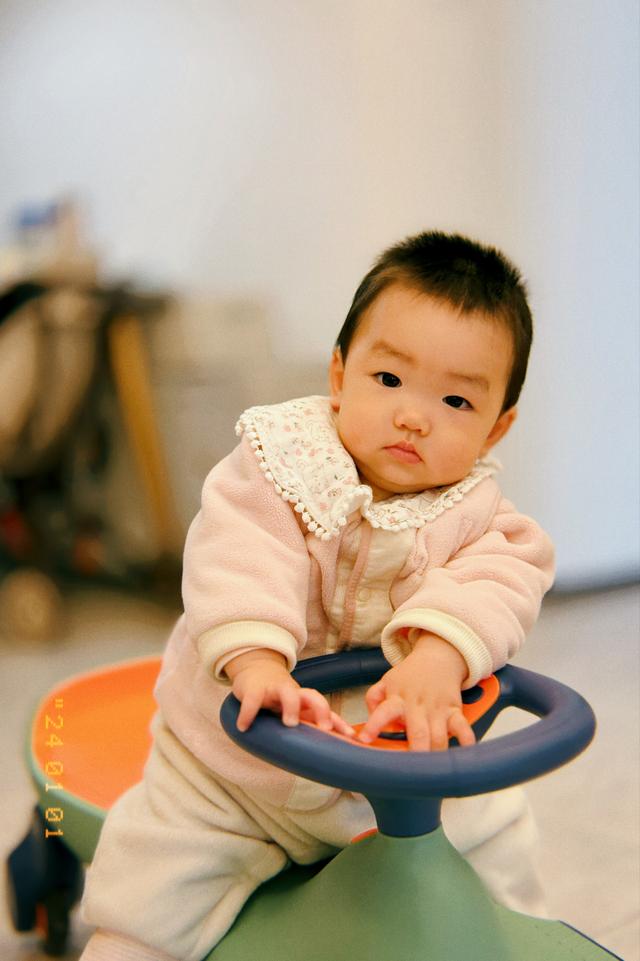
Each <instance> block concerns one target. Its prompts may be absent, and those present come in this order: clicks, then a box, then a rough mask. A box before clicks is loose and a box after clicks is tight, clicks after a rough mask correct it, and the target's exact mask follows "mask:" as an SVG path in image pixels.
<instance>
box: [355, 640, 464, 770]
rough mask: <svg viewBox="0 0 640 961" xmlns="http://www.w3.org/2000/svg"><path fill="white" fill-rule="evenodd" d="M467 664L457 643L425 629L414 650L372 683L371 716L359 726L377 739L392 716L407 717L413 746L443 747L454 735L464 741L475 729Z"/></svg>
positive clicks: (366, 739)
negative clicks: (466, 707) (465, 697)
mask: <svg viewBox="0 0 640 961" xmlns="http://www.w3.org/2000/svg"><path fill="white" fill-rule="evenodd" d="M466 676H467V664H466V661H465V660H464V658H463V657H462V655H461V654H460V652H459V651H458V650H456V648H455V647H453V645H452V644H449V643H448V641H445V640H443V638H441V637H438V636H437V635H436V634H429V633H428V632H426V631H421V632H420V633H419V635H418V637H417V640H416V641H415V642H414V644H413V648H412V650H411V653H410V654H409V655H408V656H407V657H406V658H405V659H404V660H403V661H401V662H400V663H399V664H397V665H396V666H395V667H392V668H391V670H390V671H387V673H386V674H385V675H384V676H383V677H382V678H381V679H380V680H379V681H378V683H377V684H374V685H373V686H372V687H370V688H369V690H368V691H367V694H366V702H367V708H368V710H369V720H368V721H367V723H366V724H365V726H364V727H363V728H362V730H361V731H360V735H359V736H360V739H361V740H362V741H364V742H365V743H366V742H369V741H372V740H373V739H374V738H375V737H376V736H377V735H378V734H379V732H380V731H381V730H383V728H384V727H386V725H387V724H388V723H389V722H390V721H393V720H398V719H400V720H404V722H405V725H406V729H407V739H408V741H409V747H410V749H411V750H412V751H444V750H446V749H447V747H448V744H449V737H456V738H457V739H458V742H459V743H460V744H461V745H463V746H464V745H469V744H473V743H474V741H475V735H474V733H473V730H472V729H471V726H470V725H469V722H468V721H467V720H466V718H465V717H464V715H463V713H462V698H461V694H460V692H461V689H462V685H463V683H464V680H465V678H466Z"/></svg>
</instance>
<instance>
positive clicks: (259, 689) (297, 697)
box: [224, 649, 354, 737]
mask: <svg viewBox="0 0 640 961" xmlns="http://www.w3.org/2000/svg"><path fill="white" fill-rule="evenodd" d="M224 670H225V673H226V674H227V676H228V678H229V679H230V681H231V684H232V688H233V693H234V694H235V696H236V697H237V698H238V700H239V701H240V702H241V707H240V713H239V714H238V730H239V731H246V730H248V728H250V727H251V725H252V724H253V721H254V720H255V718H256V715H257V713H258V711H259V710H260V708H263V707H266V708H269V709H270V710H272V711H279V712H280V713H281V714H282V723H283V724H286V725H287V727H295V726H296V725H297V724H298V723H299V722H300V721H301V720H302V721H315V723H316V724H317V725H318V726H319V727H321V728H322V729H323V730H324V731H337V732H338V733H339V734H345V735H347V737H350V736H352V735H353V733H354V731H353V728H352V727H350V726H349V725H348V724H347V723H346V721H343V720H342V718H341V717H340V716H339V715H338V714H336V713H335V712H334V711H332V710H331V708H330V707H329V703H328V701H327V700H326V698H325V697H323V695H322V694H321V693H320V692H319V691H316V690H314V689H313V688H309V687H300V685H299V684H298V682H297V681H295V680H294V678H293V677H292V676H291V674H290V673H289V671H288V669H287V662H286V659H285V658H284V657H283V655H282V654H279V653H278V652H277V651H270V650H268V649H264V650H256V651H248V652H247V653H246V654H239V655H238V656H237V657H234V658H233V660H231V661H229V662H228V663H227V664H226V665H225V668H224Z"/></svg>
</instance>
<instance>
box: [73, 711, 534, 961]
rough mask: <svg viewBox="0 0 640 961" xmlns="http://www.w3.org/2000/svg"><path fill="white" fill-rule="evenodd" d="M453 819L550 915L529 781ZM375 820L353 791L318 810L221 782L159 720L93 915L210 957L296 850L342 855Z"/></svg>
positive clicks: (501, 886)
mask: <svg viewBox="0 0 640 961" xmlns="http://www.w3.org/2000/svg"><path fill="white" fill-rule="evenodd" d="M443 824H444V827H445V830H446V833H447V835H448V837H449V839H450V841H451V842H452V843H453V844H454V845H455V846H456V847H457V848H458V850H459V851H460V852H461V853H462V854H463V855H464V856H465V857H466V858H467V860H468V861H469V862H470V863H471V864H472V865H473V867H474V868H475V870H476V871H477V872H478V874H479V875H480V876H481V877H482V879H483V880H484V882H485V884H486V885H487V887H488V888H489V890H490V891H491V892H492V893H493V896H494V897H495V898H496V900H497V901H500V902H501V903H502V904H505V905H506V906H507V907H511V908H514V909H516V910H520V911H523V912H524V913H527V914H534V915H542V916H544V913H545V912H544V903H543V898H542V892H541V887H540V884H539V882H538V878H537V875H536V871H535V869H534V856H533V852H534V847H535V842H536V832H535V827H534V823H533V819H532V817H531V813H530V810H529V807H528V803H527V801H526V798H525V795H524V793H523V792H522V791H521V790H520V789H514V788H511V789H509V790H507V791H501V792H499V793H498V794H494V795H484V796H482V797H478V798H465V799H461V800H450V801H445V803H444V805H443ZM374 826H375V821H374V818H373V813H372V811H371V808H370V806H369V804H368V803H367V802H366V801H365V800H363V799H362V798H359V797H357V796H353V795H351V794H349V793H346V792H344V793H342V794H340V796H339V798H338V800H336V801H334V802H333V803H330V804H328V805H327V806H325V807H324V808H319V809H316V810H313V811H292V810H288V809H287V808H284V809H282V808H275V807H272V806H270V805H268V804H265V803H263V802H261V801H260V800H259V799H257V798H255V797H251V796H250V795H248V794H247V793H245V792H243V791H242V790H241V789H240V788H238V787H236V786H235V785H233V784H230V783H229V782H226V781H221V779H220V778H218V777H216V776H215V775H214V774H213V773H212V772H211V771H209V770H208V769H207V768H205V767H204V766H203V765H202V764H200V762H199V761H197V760H196V759H195V758H194V757H193V755H192V754H191V753H190V752H189V751H187V750H186V748H185V747H184V746H183V745H182V744H181V743H180V742H179V741H178V740H177V739H176V738H175V736H174V735H173V734H172V733H171V731H169V730H168V728H166V727H165V726H164V725H162V724H161V723H160V722H159V721H158V722H157V723H156V728H155V743H154V747H153V750H152V753H151V756H150V758H149V761H148V763H147V767H146V769H145V777H144V781H142V782H141V783H140V784H138V785H136V786H135V787H134V788H132V789H131V790H130V791H128V792H127V793H126V794H125V795H123V796H122V797H121V798H120V799H119V800H118V801H117V803H116V804H115V805H114V807H113V808H112V809H111V811H110V812H109V816H108V817H107V820H106V822H105V825H104V827H103V830H102V834H101V837H100V842H99V844H98V848H97V851H96V854H95V857H94V860H93V863H92V865H91V867H90V868H89V871H88V873H87V884H86V888H85V894H84V899H83V915H84V918H85V920H86V921H87V922H88V923H89V924H91V925H95V926H96V927H99V928H101V929H106V930H107V931H114V932H118V933H119V934H120V935H124V936H125V938H131V939H135V940H136V941H138V942H143V943H144V944H146V945H149V946H151V947H153V948H154V949H156V950H157V951H164V952H166V953H167V954H168V955H170V956H172V957H174V958H177V959H180V961H201V959H202V958H203V957H204V956H205V955H206V954H207V952H208V951H210V950H211V948H212V947H213V946H214V945H215V944H217V942H218V941H219V940H220V939H221V938H222V937H223V935H224V934H225V933H226V931H227V930H228V929H229V927H230V926H231V924H232V923H233V921H234V919H235V918H236V916H237V915H238V913H239V911H240V910H241V908H242V906H243V904H244V903H245V901H246V900H247V898H248V897H249V896H250V895H251V893H252V892H253V891H254V890H255V889H256V888H257V887H258V886H259V885H260V884H262V883H263V882H264V881H266V880H268V879H269V878H271V877H273V876H274V875H275V874H277V873H278V872H280V871H281V870H282V869H283V868H284V867H286V866H287V864H288V863H289V862H290V861H295V862H298V863H300V864H310V863H312V862H314V861H317V860H319V859H321V858H324V857H327V856H330V855H332V854H335V853H336V852H337V850H339V849H341V848H343V847H344V846H345V845H347V844H348V843H349V841H350V840H351V839H352V838H353V837H354V836H355V835H356V834H359V833H360V832H362V831H364V830H366V829H367V828H370V827H374ZM103 948H104V945H103ZM91 956H92V955H91V952H90V951H89V950H88V951H87V954H86V957H87V958H90V957H91ZM95 956H96V957H98V955H97V954H96V955H95ZM102 956H103V955H102V954H101V955H100V957H102ZM104 956H105V957H110V958H116V957H120V953H119V951H118V950H116V948H114V949H113V950H112V951H109V950H107V953H105V954H104ZM125 956H126V957H127V958H129V957H132V958H133V957H134V956H136V957H137V956H138V955H135V952H134V951H133V950H132V952H131V954H128V953H126V952H124V951H123V954H122V957H123V958H124V957H125ZM139 956H140V957H144V956H145V955H144V954H143V953H142V952H141V953H140V955H139ZM149 956H151V955H149ZM83 957H85V956H83Z"/></svg>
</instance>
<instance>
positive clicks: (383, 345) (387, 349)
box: [371, 340, 416, 366]
mask: <svg viewBox="0 0 640 961" xmlns="http://www.w3.org/2000/svg"><path fill="white" fill-rule="evenodd" d="M371 352H372V353H374V354H386V355H387V356H388V357H395V358H396V359H397V360H404V361H406V362H407V363H408V364H413V365H414V366H415V363H416V361H415V358H414V357H412V356H411V354H405V352H404V351H403V350H399V349H398V348H397V347H394V346H393V344H390V343H388V342H387V341H386V340H376V341H375V343H373V344H372V345H371Z"/></svg>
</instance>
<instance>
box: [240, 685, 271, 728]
mask: <svg viewBox="0 0 640 961" xmlns="http://www.w3.org/2000/svg"><path fill="white" fill-rule="evenodd" d="M263 698H264V691H262V690H256V689H254V690H252V691H248V692H247V693H246V694H245V695H244V697H243V698H242V701H241V703H240V711H239V713H238V720H237V722H236V726H237V728H238V730H239V731H248V730H249V728H250V727H251V725H252V724H253V722H254V721H255V719H256V715H257V713H258V711H259V710H260V708H261V707H262V701H263Z"/></svg>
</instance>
